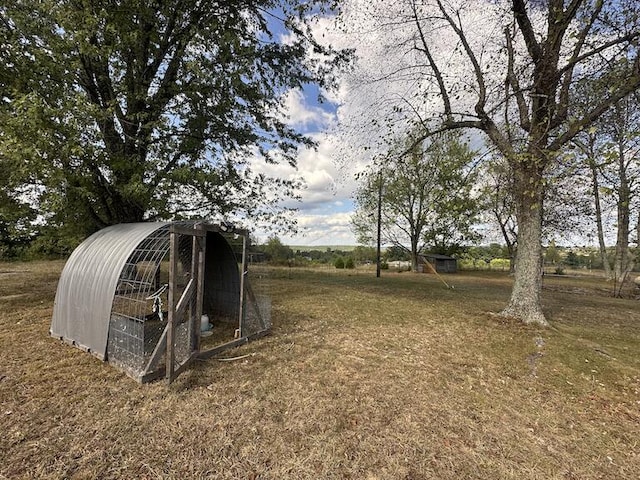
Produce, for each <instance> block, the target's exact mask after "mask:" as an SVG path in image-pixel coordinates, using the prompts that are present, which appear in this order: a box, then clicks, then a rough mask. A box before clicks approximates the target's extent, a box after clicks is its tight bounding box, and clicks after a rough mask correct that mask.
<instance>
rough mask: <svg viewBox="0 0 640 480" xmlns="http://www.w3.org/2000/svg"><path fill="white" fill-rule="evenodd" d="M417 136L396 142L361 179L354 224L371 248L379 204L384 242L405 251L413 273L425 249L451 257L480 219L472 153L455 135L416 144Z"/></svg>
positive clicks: (435, 137) (469, 236) (362, 240)
mask: <svg viewBox="0 0 640 480" xmlns="http://www.w3.org/2000/svg"><path fill="white" fill-rule="evenodd" d="M419 135H420V134H419V133H417V132H413V134H410V135H408V136H407V137H406V138H404V139H403V141H400V142H397V143H396V144H395V145H394V146H392V147H391V149H390V150H389V152H388V153H387V154H386V155H385V156H384V157H383V158H381V159H380V164H379V165H376V166H375V167H373V168H372V169H370V170H369V171H368V172H366V173H365V174H364V175H363V178H362V183H361V185H360V187H359V188H358V192H357V195H356V213H355V214H354V216H353V219H352V223H353V225H354V228H355V231H356V232H357V234H358V237H359V239H360V241H361V242H363V243H371V242H372V240H373V239H374V238H375V236H376V230H377V228H376V211H377V208H378V202H381V211H382V217H381V235H382V241H383V242H384V243H388V244H392V245H394V246H397V247H402V248H405V249H406V250H407V251H408V252H409V253H410V255H411V262H412V267H413V269H414V270H416V269H417V265H418V254H419V253H420V252H421V251H422V250H423V249H424V247H425V246H429V247H431V248H432V249H435V250H438V251H439V252H442V253H455V250H456V248H458V247H460V246H461V245H462V244H463V243H464V242H465V241H466V240H469V239H470V238H472V237H473V236H474V233H473V231H472V228H471V227H472V225H473V223H474V221H475V219H476V217H477V214H478V202H477V200H476V199H475V198H474V197H473V195H472V194H471V191H472V189H473V187H474V185H475V178H476V171H475V169H474V168H473V162H474V160H475V154H476V152H474V151H473V150H471V148H470V147H469V145H468V144H467V143H466V142H465V141H464V140H463V139H462V138H461V137H460V136H459V135H458V134H456V133H453V132H451V133H446V134H441V135H438V136H434V137H432V138H430V139H429V140H428V141H424V142H419V143H416V137H417V136H419ZM407 145H409V146H410V148H409V149H408V150H407Z"/></svg>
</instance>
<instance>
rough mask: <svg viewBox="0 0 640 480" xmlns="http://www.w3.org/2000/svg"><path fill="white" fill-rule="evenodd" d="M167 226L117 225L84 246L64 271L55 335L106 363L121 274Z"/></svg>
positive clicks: (53, 324) (58, 292)
mask: <svg viewBox="0 0 640 480" xmlns="http://www.w3.org/2000/svg"><path fill="white" fill-rule="evenodd" d="M166 225H168V223H125V224H120V225H113V226H111V227H107V228H105V229H103V230H100V231H99V232H96V233H94V234H93V235H91V236H90V237H89V238H87V239H86V240H85V241H84V242H82V243H81V244H80V245H79V246H78V247H77V248H76V249H75V250H74V251H73V253H72V254H71V256H70V257H69V260H68V261H67V263H66V265H65V266H64V269H63V270H62V275H61V276H60V280H59V282H58V290H57V292H56V300H55V304H54V307H53V319H52V321H51V331H50V332H51V335H52V336H54V337H57V338H62V339H64V340H65V341H67V342H70V343H74V344H75V345H77V346H78V347H80V348H82V349H83V350H87V351H90V352H91V353H92V354H94V355H95V356H97V357H98V358H100V359H103V360H104V358H105V355H106V352H107V337H108V334H109V318H110V314H111V305H112V302H113V296H114V293H115V290H116V288H117V284H118V279H119V277H120V274H121V272H122V269H123V267H124V265H125V263H126V261H127V259H128V258H129V256H130V255H131V254H132V253H133V251H134V250H135V248H136V247H137V245H138V244H139V243H140V242H142V241H143V240H144V239H145V238H146V237H147V236H149V235H150V234H151V233H153V232H154V231H156V230H158V229H159V228H162V227H164V226H166Z"/></svg>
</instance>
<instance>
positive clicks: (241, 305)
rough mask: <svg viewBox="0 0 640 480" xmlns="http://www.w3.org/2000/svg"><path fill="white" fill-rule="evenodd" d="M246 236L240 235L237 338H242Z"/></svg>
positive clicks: (246, 269) (246, 270)
mask: <svg viewBox="0 0 640 480" xmlns="http://www.w3.org/2000/svg"><path fill="white" fill-rule="evenodd" d="M247 272H248V268H247V234H243V235H242V274H241V275H240V308H239V315H238V316H239V318H238V335H237V336H238V337H239V338H242V324H243V322H244V310H245V292H244V290H245V277H246V276H247Z"/></svg>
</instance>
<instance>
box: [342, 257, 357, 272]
mask: <svg viewBox="0 0 640 480" xmlns="http://www.w3.org/2000/svg"><path fill="white" fill-rule="evenodd" d="M344 268H349V269H353V268H356V266H355V264H354V263H353V258H351V257H348V258H347V260H346V261H345V262H344Z"/></svg>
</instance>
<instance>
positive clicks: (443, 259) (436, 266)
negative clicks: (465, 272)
mask: <svg viewBox="0 0 640 480" xmlns="http://www.w3.org/2000/svg"><path fill="white" fill-rule="evenodd" d="M457 271H458V261H457V260H456V259H455V258H453V257H450V256H448V255H440V254H437V253H427V254H425V255H422V256H421V257H420V258H419V261H418V272H420V273H433V272H437V273H456V272H457Z"/></svg>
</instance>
